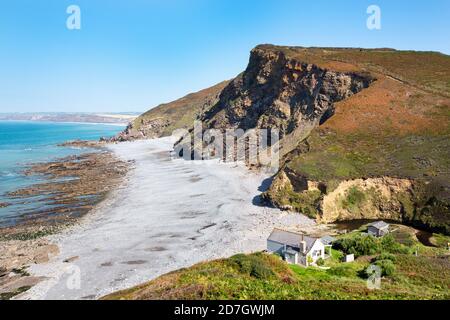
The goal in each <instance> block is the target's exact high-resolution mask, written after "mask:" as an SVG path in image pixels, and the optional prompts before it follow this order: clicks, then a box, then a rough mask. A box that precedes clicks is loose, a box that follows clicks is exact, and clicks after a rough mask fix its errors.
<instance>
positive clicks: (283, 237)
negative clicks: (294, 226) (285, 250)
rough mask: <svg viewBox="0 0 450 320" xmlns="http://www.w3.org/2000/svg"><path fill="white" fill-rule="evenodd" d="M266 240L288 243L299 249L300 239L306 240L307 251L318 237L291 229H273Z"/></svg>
mask: <svg viewBox="0 0 450 320" xmlns="http://www.w3.org/2000/svg"><path fill="white" fill-rule="evenodd" d="M267 240H270V241H274V242H278V243H281V244H285V245H288V246H290V247H293V248H298V249H300V243H301V242H302V241H305V242H306V251H309V250H310V249H311V247H312V246H313V244H314V242H315V241H316V240H318V238H314V237H309V236H306V235H304V234H302V233H296V232H292V231H286V230H281V229H273V231H272V233H271V234H270V236H269V238H267Z"/></svg>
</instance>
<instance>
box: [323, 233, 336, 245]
mask: <svg viewBox="0 0 450 320" xmlns="http://www.w3.org/2000/svg"><path fill="white" fill-rule="evenodd" d="M320 241H322V243H323V244H324V245H330V244H332V243H333V242H335V241H336V238H334V237H332V236H329V235H326V236H323V237H322V238H320Z"/></svg>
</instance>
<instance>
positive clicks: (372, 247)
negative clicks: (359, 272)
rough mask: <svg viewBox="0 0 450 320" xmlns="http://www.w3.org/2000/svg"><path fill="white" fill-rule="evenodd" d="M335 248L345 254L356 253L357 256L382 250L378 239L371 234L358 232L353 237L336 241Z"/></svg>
mask: <svg viewBox="0 0 450 320" xmlns="http://www.w3.org/2000/svg"><path fill="white" fill-rule="evenodd" d="M333 248H334V249H337V250H341V251H343V252H344V253H345V254H352V253H353V254H354V255H355V257H358V256H367V255H373V254H376V253H378V252H380V245H379V243H378V240H377V239H376V238H374V237H373V236H371V235H366V234H357V235H356V236H354V237H351V238H344V239H340V240H338V241H336V242H335V243H334V244H333Z"/></svg>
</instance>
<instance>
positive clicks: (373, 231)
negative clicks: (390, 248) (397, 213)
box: [367, 221, 389, 237]
mask: <svg viewBox="0 0 450 320" xmlns="http://www.w3.org/2000/svg"><path fill="white" fill-rule="evenodd" d="M367 233H368V234H370V235H372V236H374V237H382V236H384V235H386V234H388V233H389V224H388V223H386V222H384V221H376V222H372V223H370V224H369V225H368V226H367Z"/></svg>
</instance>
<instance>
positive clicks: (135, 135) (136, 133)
mask: <svg viewBox="0 0 450 320" xmlns="http://www.w3.org/2000/svg"><path fill="white" fill-rule="evenodd" d="M227 84H228V81H223V82H221V83H219V84H216V85H215V86H212V87H210V88H207V89H204V90H201V91H198V92H195V93H191V94H188V95H187V96H185V97H183V98H181V99H178V100H175V101H172V102H169V103H165V104H161V105H159V106H157V107H155V108H153V109H150V110H149V111H147V112H146V113H144V114H142V115H141V116H139V117H138V118H136V119H135V120H134V121H133V122H132V123H131V124H130V125H129V126H128V127H127V128H126V129H125V131H123V132H122V133H120V134H119V135H118V136H117V137H115V138H114V140H116V141H126V140H135V139H145V138H156V137H162V136H168V135H171V134H172V132H173V130H175V129H180V128H190V127H191V126H192V125H193V123H194V120H195V119H197V117H198V116H199V115H201V114H202V113H203V112H205V111H206V110H208V109H209V108H210V107H211V106H212V105H214V104H215V103H216V102H217V99H218V95H219V93H220V92H221V91H222V90H223V88H224V87H225V86H226V85H227Z"/></svg>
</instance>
